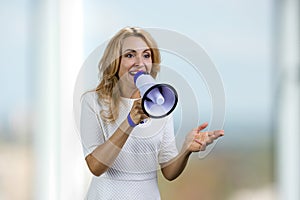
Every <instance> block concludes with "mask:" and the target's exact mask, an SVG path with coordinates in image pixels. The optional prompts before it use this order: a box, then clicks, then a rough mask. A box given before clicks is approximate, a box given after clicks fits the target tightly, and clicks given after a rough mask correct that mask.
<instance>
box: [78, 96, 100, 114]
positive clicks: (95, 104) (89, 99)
mask: <svg viewBox="0 0 300 200" xmlns="http://www.w3.org/2000/svg"><path fill="white" fill-rule="evenodd" d="M98 99H99V97H98V94H97V93H96V92H95V91H89V92H86V93H84V94H83V95H82V96H81V99H80V101H81V104H82V105H88V106H89V107H91V108H93V110H96V108H99V107H100V104H99V100H98Z"/></svg>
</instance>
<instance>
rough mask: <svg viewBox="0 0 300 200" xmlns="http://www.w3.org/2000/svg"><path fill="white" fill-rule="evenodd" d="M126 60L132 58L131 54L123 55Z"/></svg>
mask: <svg viewBox="0 0 300 200" xmlns="http://www.w3.org/2000/svg"><path fill="white" fill-rule="evenodd" d="M125 57H126V58H133V54H132V53H128V54H126V55H125Z"/></svg>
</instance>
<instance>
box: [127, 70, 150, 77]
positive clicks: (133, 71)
mask: <svg viewBox="0 0 300 200" xmlns="http://www.w3.org/2000/svg"><path fill="white" fill-rule="evenodd" d="M139 71H146V70H143V69H139V70H132V71H129V72H128V73H129V74H130V75H131V76H134V75H135V74H136V73H138V72H139Z"/></svg>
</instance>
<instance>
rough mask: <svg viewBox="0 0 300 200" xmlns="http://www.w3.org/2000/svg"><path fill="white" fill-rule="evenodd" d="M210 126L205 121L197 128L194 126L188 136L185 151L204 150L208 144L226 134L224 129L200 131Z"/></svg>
mask: <svg viewBox="0 0 300 200" xmlns="http://www.w3.org/2000/svg"><path fill="white" fill-rule="evenodd" d="M207 126H208V123H207V122H205V123H203V124H202V125H200V126H199V127H197V128H194V129H193V130H192V131H191V132H189V133H188V134H187V136H186V139H185V142H184V146H183V149H182V150H183V151H188V152H198V151H204V150H205V149H206V146H208V145H209V144H211V143H213V141H214V140H216V139H217V138H219V137H221V136H223V135H224V130H215V131H206V132H200V131H201V130H203V129H205V128H206V127H207Z"/></svg>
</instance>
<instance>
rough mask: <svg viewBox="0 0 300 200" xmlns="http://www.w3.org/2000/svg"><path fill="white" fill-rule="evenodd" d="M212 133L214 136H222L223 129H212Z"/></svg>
mask: <svg viewBox="0 0 300 200" xmlns="http://www.w3.org/2000/svg"><path fill="white" fill-rule="evenodd" d="M213 135H214V137H215V138H218V137H222V136H224V130H216V131H213Z"/></svg>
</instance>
